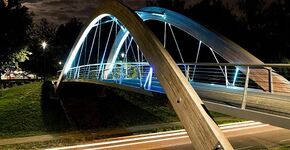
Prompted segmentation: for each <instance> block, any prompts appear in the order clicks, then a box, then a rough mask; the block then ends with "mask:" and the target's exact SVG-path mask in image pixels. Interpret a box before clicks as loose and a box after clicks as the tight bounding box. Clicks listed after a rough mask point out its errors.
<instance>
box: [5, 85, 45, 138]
mask: <svg viewBox="0 0 290 150" xmlns="http://www.w3.org/2000/svg"><path fill="white" fill-rule="evenodd" d="M40 89H41V83H39V82H35V83H31V84H26V85H22V86H16V87H12V88H10V89H5V90H2V91H1V94H0V137H11V136H26V135H35V134H41V133H44V132H45V128H44V125H43V121H42V114H41V109H40Z"/></svg>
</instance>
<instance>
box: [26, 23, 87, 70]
mask: <svg viewBox="0 0 290 150" xmlns="http://www.w3.org/2000/svg"><path fill="white" fill-rule="evenodd" d="M82 26H83V24H82V23H81V22H80V21H79V19H76V18H73V19H71V20H69V21H68V22H67V23H65V24H61V25H59V26H57V25H55V24H52V23H49V22H48V21H47V20H46V19H42V20H41V21H40V23H38V24H34V26H33V28H31V30H30V31H31V32H30V35H31V36H30V41H31V42H30V46H29V49H30V51H31V52H32V53H33V57H31V59H30V61H27V62H25V63H22V66H23V67H24V68H25V69H27V70H29V71H32V72H34V73H37V74H39V75H41V74H42V73H43V72H44V70H43V69H44V68H43V67H44V64H45V66H46V67H45V68H46V71H45V72H46V73H48V75H55V74H56V72H57V70H59V69H61V66H60V65H59V62H60V61H61V62H63V61H64V60H65V59H66V57H67V55H68V53H69V52H70V49H71V47H72V45H73V44H74V42H75V40H76V38H77V36H78V34H79V32H80V30H81V28H82ZM42 41H46V42H47V43H48V46H47V48H46V49H45V51H43V48H42V47H41V42H42Z"/></svg>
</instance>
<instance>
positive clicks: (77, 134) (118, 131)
mask: <svg viewBox="0 0 290 150" xmlns="http://www.w3.org/2000/svg"><path fill="white" fill-rule="evenodd" d="M172 128H182V125H181V123H180V122H172V123H161V124H151V125H141V126H133V127H127V128H113V129H103V130H101V131H93V130H91V131H74V132H67V133H63V134H47V135H39V136H29V137H19V138H8V139H0V146H1V145H12V144H24V143H33V142H46V141H53V140H60V139H80V138H86V139H96V138H97V137H116V136H121V135H132V134H137V133H146V132H150V131H159V130H161V131H162V130H166V129H172Z"/></svg>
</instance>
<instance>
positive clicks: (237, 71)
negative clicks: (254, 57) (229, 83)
mask: <svg viewBox="0 0 290 150" xmlns="http://www.w3.org/2000/svg"><path fill="white" fill-rule="evenodd" d="M238 73H239V68H238V67H236V72H235V76H234V80H233V86H235V84H236V81H237V77H238Z"/></svg>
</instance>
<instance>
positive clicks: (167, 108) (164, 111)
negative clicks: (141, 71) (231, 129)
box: [115, 90, 246, 124]
mask: <svg viewBox="0 0 290 150" xmlns="http://www.w3.org/2000/svg"><path fill="white" fill-rule="evenodd" d="M115 91H116V92H117V93H118V94H119V95H121V96H123V97H124V98H125V99H126V100H127V101H130V102H131V103H132V104H134V105H136V106H138V107H140V108H141V109H144V110H145V111H148V112H150V113H152V114H154V115H155V116H157V117H159V118H160V119H161V121H162V122H176V121H179V119H178V117H177V115H176V113H175V112H174V110H173V108H172V106H171V104H170V102H169V101H168V99H167V97H166V96H162V95H159V94H158V95H156V96H155V97H150V96H143V95H138V94H134V93H130V92H124V91H119V90H115ZM210 113H211V115H212V116H213V118H214V119H215V121H216V122H217V123H218V124H226V123H233V122H241V121H246V119H241V118H236V117H232V116H228V115H224V114H221V113H217V112H210Z"/></svg>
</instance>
